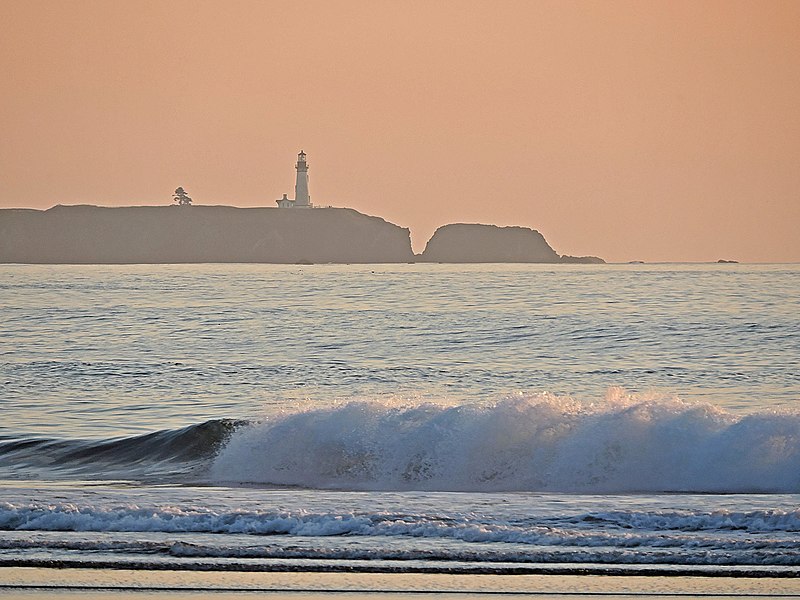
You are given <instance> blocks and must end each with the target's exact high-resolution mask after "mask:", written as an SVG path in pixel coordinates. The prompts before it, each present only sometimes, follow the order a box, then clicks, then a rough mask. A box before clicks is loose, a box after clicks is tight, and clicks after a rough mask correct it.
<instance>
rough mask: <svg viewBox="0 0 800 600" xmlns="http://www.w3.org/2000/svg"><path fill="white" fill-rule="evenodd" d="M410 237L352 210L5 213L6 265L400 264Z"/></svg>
mask: <svg viewBox="0 0 800 600" xmlns="http://www.w3.org/2000/svg"><path fill="white" fill-rule="evenodd" d="M413 260H414V254H413V252H412V250H411V240H410V235H409V230H408V229H403V228H401V227H399V226H397V225H394V224H392V223H388V222H387V221H384V220H383V219H381V218H378V217H370V216H367V215H364V214H361V213H359V212H357V211H355V210H351V209H347V208H317V209H307V210H286V209H278V208H234V207H231V206H132V207H118V208H106V207H99V206H55V207H53V208H51V209H49V210H45V211H41V210H31V209H3V210H0V263H62V264H63V263H66V264H70V263H71V264H87V263H99V264H115V263H205V262H216V263H234V262H243V263H387V262H391V263H396V262H409V261H413Z"/></svg>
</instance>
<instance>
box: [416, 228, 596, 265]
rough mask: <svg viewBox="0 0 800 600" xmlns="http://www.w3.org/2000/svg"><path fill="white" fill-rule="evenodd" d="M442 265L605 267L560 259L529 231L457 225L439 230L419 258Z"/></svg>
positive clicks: (579, 259) (591, 259) (583, 259)
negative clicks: (558, 264)
mask: <svg viewBox="0 0 800 600" xmlns="http://www.w3.org/2000/svg"><path fill="white" fill-rule="evenodd" d="M417 261H419V262H441V263H495V262H496V263H509V262H517V263H562V262H569V263H602V262H605V261H603V260H602V259H600V258H597V257H594V256H582V257H575V256H560V255H559V254H558V253H557V252H556V251H555V250H553V248H552V247H551V246H550V244H548V243H547V240H545V239H544V236H543V235H542V234H541V233H539V232H538V231H536V230H535V229H529V228H527V227H498V226H496V225H479V224H466V223H455V224H452V225H445V226H443V227H440V228H439V229H437V230H436V232H435V233H434V234H433V237H432V238H431V239H430V240H429V241H428V244H427V245H426V246H425V251H424V252H423V253H422V254H421V255H419V256H417Z"/></svg>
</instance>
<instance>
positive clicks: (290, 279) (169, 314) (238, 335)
mask: <svg viewBox="0 0 800 600" xmlns="http://www.w3.org/2000/svg"><path fill="white" fill-rule="evenodd" d="M799 365H800V266H798V265H716V264H714V265H587V266H580V265H575V266H571V265H557V266H553V265H366V266H365V265H359V266H349V265H348V266H341V265H313V266H275V265H167V266H145V265H139V266H23V265H0V403H1V404H0V408H2V418H0V565H3V564H6V565H9V564H26V565H34V564H39V565H41V564H55V565H62V566H64V565H74V564H78V563H79V564H81V565H94V566H117V567H119V566H145V567H146V566H150V567H152V566H154V565H162V566H163V565H167V566H173V567H178V568H184V569H201V568H209V566H212V567H213V566H215V565H216V567H220V566H221V565H223V566H224V567H225V568H230V569H244V568H255V569H274V568H296V567H298V565H299V566H303V567H304V568H314V569H321V570H325V569H333V570H335V569H352V568H356V569H364V568H369V569H378V570H383V571H393V570H399V571H414V570H415V569H417V570H419V569H426V570H433V571H459V570H462V571H469V572H478V571H480V572H483V571H490V572H495V573H503V572H511V571H514V570H519V569H523V570H524V569H529V570H531V569H533V570H535V569H538V568H543V567H546V568H558V569H562V570H564V571H565V572H570V571H575V570H576V569H579V568H581V569H583V568H588V569H595V570H603V569H623V570H625V569H627V570H631V569H633V570H636V569H642V568H648V569H651V568H658V569H666V570H672V571H675V570H680V569H695V570H705V571H713V572H717V571H726V572H727V571H730V570H749V571H753V572H755V571H759V572H768V573H771V574H779V573H782V574H784V575H785V574H787V573H789V574H791V573H795V574H797V573H800V509H798V503H799V502H800V495H799V494H800V405H798V400H800V366H799ZM365 561H368V562H365Z"/></svg>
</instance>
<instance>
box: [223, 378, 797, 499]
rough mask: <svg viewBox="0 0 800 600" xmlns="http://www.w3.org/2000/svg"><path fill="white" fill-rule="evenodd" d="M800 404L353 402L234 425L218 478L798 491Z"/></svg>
mask: <svg viewBox="0 0 800 600" xmlns="http://www.w3.org/2000/svg"><path fill="white" fill-rule="evenodd" d="M798 465H800V412H788V411H785V412H775V411H769V412H758V413H751V414H749V415H740V414H733V413H729V412H726V411H723V410H721V409H719V408H716V407H713V406H711V405H708V404H697V403H687V402H683V401H681V400H680V399H677V398H664V397H660V398H656V397H645V396H637V395H631V394H627V393H626V392H624V391H623V390H620V389H612V390H610V391H609V393H608V395H607V397H606V398H605V399H604V400H603V401H602V402H598V403H593V404H587V403H581V402H578V401H576V400H574V399H571V398H566V397H556V396H552V395H548V394H543V395H535V396H517V397H511V398H506V399H503V400H499V401H493V402H486V403H474V404H457V405H443V404H434V403H417V404H413V403H397V402H384V401H380V402H377V401H376V402H364V401H360V402H350V403H344V404H341V405H337V406H334V407H332V408H324V409H307V410H300V411H298V412H294V413H289V414H283V415H280V416H277V417H274V418H271V419H268V420H267V421H265V422H262V423H258V424H253V425H250V426H247V427H243V428H241V429H239V430H238V431H237V432H236V433H235V434H234V435H233V436H232V437H231V439H230V440H229V441H228V443H227V444H226V446H225V447H224V448H223V449H222V450H221V452H220V453H219V455H218V456H217V457H216V459H215V461H214V464H213V466H212V468H211V477H212V479H213V480H214V481H216V482H222V483H261V484H276V485H297V486H304V487H310V488H336V489H361V490H411V489H414V490H454V491H564V492H587V493H590V492H598V493H611V492H688V491H691V492H723V493H739V492H741V493H746V492H769V493H782V492H788V493H791V492H799V491H800V470H799V469H798Z"/></svg>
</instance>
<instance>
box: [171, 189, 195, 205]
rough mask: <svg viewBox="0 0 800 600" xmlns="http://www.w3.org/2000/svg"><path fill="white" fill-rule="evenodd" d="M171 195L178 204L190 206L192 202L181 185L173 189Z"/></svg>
mask: <svg viewBox="0 0 800 600" xmlns="http://www.w3.org/2000/svg"><path fill="white" fill-rule="evenodd" d="M172 197H173V198H174V200H175V202H177V203H178V204H179V205H180V206H190V205H191V204H192V199H191V198H190V197H189V194H187V193H186V190H184V189H183V188H182V187H179V188H178V189H177V190H175V193H174V194H173V195H172Z"/></svg>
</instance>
